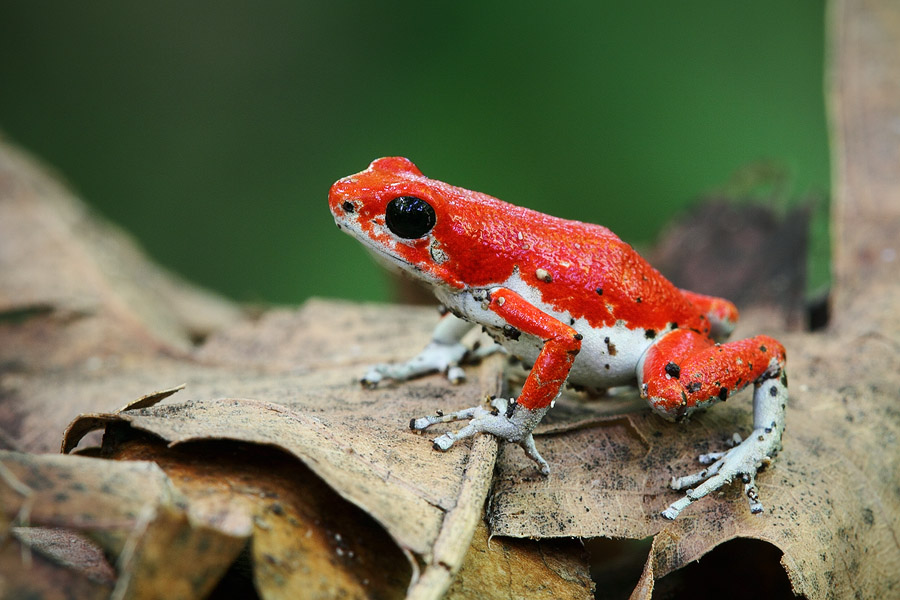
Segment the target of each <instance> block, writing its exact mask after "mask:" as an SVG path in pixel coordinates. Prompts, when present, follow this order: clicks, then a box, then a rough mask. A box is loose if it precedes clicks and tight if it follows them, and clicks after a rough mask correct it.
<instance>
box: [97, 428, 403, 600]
mask: <svg viewBox="0 0 900 600" xmlns="http://www.w3.org/2000/svg"><path fill="white" fill-rule="evenodd" d="M112 437H113V438H114V440H112V439H107V446H108V447H107V448H106V452H105V454H106V455H108V456H109V457H110V458H115V459H117V460H140V461H146V460H150V461H153V462H155V463H156V464H158V465H159V466H160V467H161V468H162V469H163V470H164V471H165V472H166V474H167V475H168V476H169V477H170V478H171V479H172V481H173V483H174V484H175V485H176V486H177V487H178V489H179V490H180V491H182V492H183V493H184V494H185V496H186V497H187V498H188V500H189V502H190V507H191V514H192V515H194V516H195V517H198V518H201V519H202V520H204V521H205V522H208V523H211V524H219V525H221V524H222V523H226V522H228V521H232V520H235V518H237V519H239V520H240V519H244V518H247V517H249V518H250V519H252V522H253V534H252V544H251V551H250V555H251V565H250V566H251V568H252V569H253V580H254V582H255V583H256V587H257V589H258V591H259V593H260V595H261V596H262V597H264V598H296V597H298V596H301V595H302V597H304V598H337V597H341V598H369V597H379V598H397V597H402V596H403V593H404V591H405V590H406V587H407V585H408V584H409V581H410V577H411V568H410V564H409V562H408V560H407V557H406V556H405V555H404V554H403V552H402V551H401V549H400V548H399V547H398V546H397V545H396V544H394V543H393V541H392V540H391V538H390V537H389V536H387V535H386V534H385V532H384V530H382V529H381V528H380V527H379V526H378V525H377V523H375V522H374V521H373V520H372V519H371V517H369V516H368V515H366V514H365V513H364V512H362V511H360V510H359V509H358V508H356V507H355V506H353V505H352V504H350V503H348V502H347V501H346V500H344V499H343V498H341V497H340V496H338V495H337V494H335V493H334V491H333V490H331V489H330V488H329V487H328V486H326V485H325V484H324V483H323V482H322V481H321V480H319V479H318V477H316V476H315V475H314V474H313V473H312V472H310V471H309V469H307V468H306V467H305V466H303V465H302V464H301V463H298V461H296V459H294V458H293V457H291V456H289V455H287V454H286V453H283V452H280V451H277V450H275V449H273V448H269V447H265V446H259V445H248V444H234V443H221V442H219V443H215V442H214V443H208V442H207V443H202V442H201V443H189V444H181V445H178V446H175V447H168V446H167V445H166V444H165V443H163V442H162V441H161V440H159V439H158V438H151V437H149V436H146V435H141V434H139V433H138V432H136V431H134V430H130V431H129V430H126V429H123V428H117V429H116V434H115V436H112ZM298 482H300V483H298Z"/></svg>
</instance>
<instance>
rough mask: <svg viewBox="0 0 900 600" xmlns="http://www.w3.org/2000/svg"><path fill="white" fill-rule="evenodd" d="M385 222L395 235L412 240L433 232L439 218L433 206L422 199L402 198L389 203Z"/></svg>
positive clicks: (413, 197)
mask: <svg viewBox="0 0 900 600" xmlns="http://www.w3.org/2000/svg"><path fill="white" fill-rule="evenodd" d="M384 220H385V223H386V224H387V226H388V229H390V230H391V231H392V232H394V234H395V235H397V236H399V237H402V238H403V239H406V240H412V239H415V238H420V237H422V236H423V235H425V234H426V233H428V232H429V231H431V228H432V227H434V224H435V222H436V221H437V217H435V214H434V209H433V208H432V207H431V205H430V204H428V203H427V202H425V201H424V200H422V199H421V198H416V197H415V196H400V197H399V198H394V199H393V200H391V201H390V202H388V205H387V210H385V213H384Z"/></svg>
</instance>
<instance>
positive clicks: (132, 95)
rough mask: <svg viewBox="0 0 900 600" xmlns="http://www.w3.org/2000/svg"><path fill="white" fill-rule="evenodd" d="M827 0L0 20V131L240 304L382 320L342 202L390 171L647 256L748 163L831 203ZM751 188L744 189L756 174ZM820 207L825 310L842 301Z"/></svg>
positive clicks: (165, 9) (15, 12)
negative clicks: (398, 164) (342, 218)
mask: <svg viewBox="0 0 900 600" xmlns="http://www.w3.org/2000/svg"><path fill="white" fill-rule="evenodd" d="M824 13H825V9H824V3H823V2H822V1H820V0H794V1H787V2H786V1H784V0H761V1H758V2H754V3H730V2H721V1H713V0H687V1H680V2H672V1H671V0H665V1H663V0H653V1H647V2H600V1H593V2H559V3H548V2H547V3H545V2H533V3H531V2H453V3H420V2H349V1H341V0H337V1H335V0H332V1H327V2H287V1H282V2H277V1H266V2H239V1H236V0H225V1H216V2H213V1H210V0H203V1H195V2H184V1H177V2H176V1H171V0H162V1H160V0H155V1H154V2H123V1H120V0H115V1H114V0H104V1H93V2H82V3H75V2H63V1H57V2H49V1H34V0H32V1H10V0H6V1H5V2H3V3H2V5H0V130H2V131H3V132H5V134H6V136H7V137H8V138H10V139H12V140H13V141H15V142H18V143H19V144H21V145H23V146H24V147H26V148H27V149H29V150H31V151H32V152H33V153H35V154H37V155H38V156H40V157H41V158H43V159H44V160H45V161H47V162H49V163H50V164H52V165H54V166H55V167H57V169H58V170H59V171H60V172H61V173H62V174H63V175H64V176H65V177H66V178H67V179H68V180H69V182H70V183H71V184H72V185H73V186H74V187H75V189H76V190H77V191H78V192H79V193H80V194H81V195H82V196H83V197H85V198H86V199H87V200H88V201H89V202H90V203H91V204H92V205H93V206H94V207H96V208H97V209H98V210H99V211H100V212H101V213H102V214H104V215H106V216H107V217H109V218H111V219H112V220H113V221H115V222H117V223H119V224H121V225H122V226H124V227H125V228H126V229H128V230H129V231H131V232H133V233H134V234H135V235H136V236H137V237H138V238H139V239H140V240H141V242H142V244H143V245H144V246H145V248H146V249H147V250H148V251H149V253H150V254H151V255H152V256H153V257H154V258H155V259H156V260H158V261H159V262H161V263H162V264H164V265H166V266H168V267H170V268H172V269H173V270H175V271H177V272H179V273H181V274H183V275H185V276H186V277H188V278H190V279H192V280H194V281H196V282H198V283H201V284H203V285H206V286H209V287H211V288H214V289H216V290H219V291H221V292H223V293H225V294H227V295H228V296H230V297H232V298H235V299H239V300H245V301H247V300H248V301H262V302H273V303H296V302H299V301H301V300H303V299H304V298H306V297H308V296H310V295H320V296H341V297H350V298H365V299H386V298H388V290H387V286H386V279H385V278H384V276H383V274H382V273H381V272H380V271H379V269H378V268H377V267H375V266H374V264H373V263H371V262H370V261H369V259H368V257H367V256H366V255H365V254H364V253H363V251H362V250H361V248H359V247H358V245H357V244H356V243H355V242H353V241H352V240H351V239H350V238H348V237H347V236H345V235H342V234H341V233H340V232H338V230H337V229H336V228H335V227H334V224H333V222H332V220H331V218H330V215H329V213H328V210H327V206H326V194H327V191H328V187H329V185H330V184H331V183H332V182H333V181H334V180H336V179H338V178H340V177H342V176H344V175H348V174H350V173H353V172H356V171H359V170H361V169H363V168H365V167H366V166H367V165H368V163H369V162H370V161H371V160H372V159H373V158H375V157H378V156H384V155H404V156H407V157H409V158H411V159H412V160H413V161H415V162H416V163H417V164H418V166H419V167H420V168H421V169H422V170H423V171H424V172H425V174H426V175H428V176H431V177H435V178H438V179H443V180H445V181H449V182H451V183H454V184H456V185H461V186H464V187H468V188H472V189H477V190H479V191H483V192H487V193H490V194H493V195H495V196H498V197H500V198H503V199H504V200H508V201H510V202H514V203H516V204H522V205H525V206H529V207H532V208H536V209H538V210H542V211H545V212H550V213H552V214H555V215H558V216H563V217H568V218H577V219H580V220H585V221H592V222H597V223H602V224H604V225H606V226H608V227H610V228H611V229H613V230H614V231H616V232H617V233H618V234H619V235H620V236H621V237H623V238H624V239H626V240H627V241H629V242H632V243H634V244H636V245H639V246H640V245H646V244H649V243H652V241H653V239H654V237H655V236H656V235H657V234H658V232H659V230H660V228H661V227H662V226H663V225H664V224H665V223H666V221H668V220H669V219H671V218H672V217H673V216H675V215H676V214H677V213H678V212H679V211H680V210H682V209H683V207H684V206H685V205H686V204H688V203H690V202H691V201H693V200H695V199H696V198H698V197H699V196H702V195H704V194H707V193H709V192H710V191H711V190H717V189H722V188H723V186H726V185H727V183H728V182H729V181H730V180H731V179H732V178H733V175H734V174H735V173H736V172H738V171H741V170H744V172H747V167H748V165H752V164H754V163H757V162H759V161H766V162H767V164H768V167H767V168H771V166H772V165H774V166H775V170H776V171H779V170H783V171H784V172H786V173H787V174H788V181H787V185H786V187H785V188H783V189H781V192H783V193H780V194H779V195H780V196H781V197H782V200H784V199H785V198H787V199H788V201H790V199H794V201H797V200H798V199H803V198H807V197H812V196H814V197H817V198H820V199H825V198H827V195H828V191H829V165H828V151H827V140H826V128H825V114H824V102H823V93H822V89H823V54H824V51H823V49H824ZM750 172H753V169H752V168H751V169H750ZM825 215H826V206H825V202H824V200H823V201H820V202H819V204H818V211H817V217H816V220H815V227H814V231H813V233H814V245H813V259H812V267H813V272H812V275H811V281H810V284H809V286H808V287H809V289H817V288H819V287H821V286H823V285H825V284H826V282H827V250H826V248H827V239H826V233H825V223H826V217H825Z"/></svg>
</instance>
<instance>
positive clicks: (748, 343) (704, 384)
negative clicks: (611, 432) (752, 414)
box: [637, 329, 784, 420]
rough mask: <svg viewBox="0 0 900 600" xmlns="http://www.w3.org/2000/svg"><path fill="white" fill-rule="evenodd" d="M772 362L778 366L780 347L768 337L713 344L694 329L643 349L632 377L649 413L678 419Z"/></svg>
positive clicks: (723, 396)
mask: <svg viewBox="0 0 900 600" xmlns="http://www.w3.org/2000/svg"><path fill="white" fill-rule="evenodd" d="M773 358H774V359H776V361H777V362H778V363H779V364H781V363H783V360H784V348H783V347H782V346H781V344H779V343H778V342H777V341H776V340H774V339H772V338H770V337H766V336H757V337H754V338H748V339H745V340H738V341H735V342H729V343H727V344H716V343H715V342H713V341H712V340H711V339H709V338H707V337H706V336H703V335H701V334H699V333H697V332H695V331H692V330H689V329H678V330H675V331H672V332H670V333H667V334H666V335H664V336H663V337H661V338H660V339H659V340H657V341H656V342H654V344H653V345H652V346H650V348H648V349H647V352H645V353H644V356H642V357H641V360H640V361H639V362H638V367H637V376H638V380H639V381H640V384H641V395H642V396H644V397H646V398H647V399H648V401H649V402H650V404H651V406H652V407H653V408H654V410H656V412H658V413H659V414H661V415H662V416H664V417H666V418H668V419H673V420H681V419H683V418H684V417H686V416H687V415H689V414H691V413H692V412H694V411H695V410H698V409H702V408H705V407H707V406H709V405H711V404H714V403H716V402H719V401H722V400H725V399H727V398H728V397H729V396H731V395H732V394H734V393H736V392H738V391H740V390H741V389H743V388H744V387H746V386H747V385H748V384H750V383H753V382H754V381H756V380H757V379H759V378H760V377H761V376H762V375H763V374H764V373H765V372H766V370H767V369H768V368H769V365H770V362H771V361H772V359H773Z"/></svg>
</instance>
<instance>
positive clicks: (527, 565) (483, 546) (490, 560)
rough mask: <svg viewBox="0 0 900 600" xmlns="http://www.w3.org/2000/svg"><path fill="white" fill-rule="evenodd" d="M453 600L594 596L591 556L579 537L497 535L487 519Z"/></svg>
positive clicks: (475, 539)
mask: <svg viewBox="0 0 900 600" xmlns="http://www.w3.org/2000/svg"><path fill="white" fill-rule="evenodd" d="M446 597H447V598H448V599H449V600H461V599H465V598H482V599H484V600H500V599H507V598H530V599H540V598H548V599H549V598H572V599H573V600H574V599H576V598H593V597H594V585H593V582H592V581H591V577H590V572H589V560H588V555H587V553H586V552H585V551H584V547H583V546H582V545H581V544H580V543H579V542H578V540H572V539H568V540H515V539H509V538H496V537H495V538H491V537H490V535H489V532H488V528H487V527H486V526H485V524H484V523H483V522H481V521H479V523H478V527H477V528H476V529H475V536H474V537H473V538H472V545H471V546H470V547H469V551H468V553H466V557H465V561H464V562H463V565H462V569H460V571H459V574H458V575H457V577H456V580H455V581H454V582H453V585H452V586H451V587H450V589H449V590H448V592H447V596H446Z"/></svg>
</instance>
